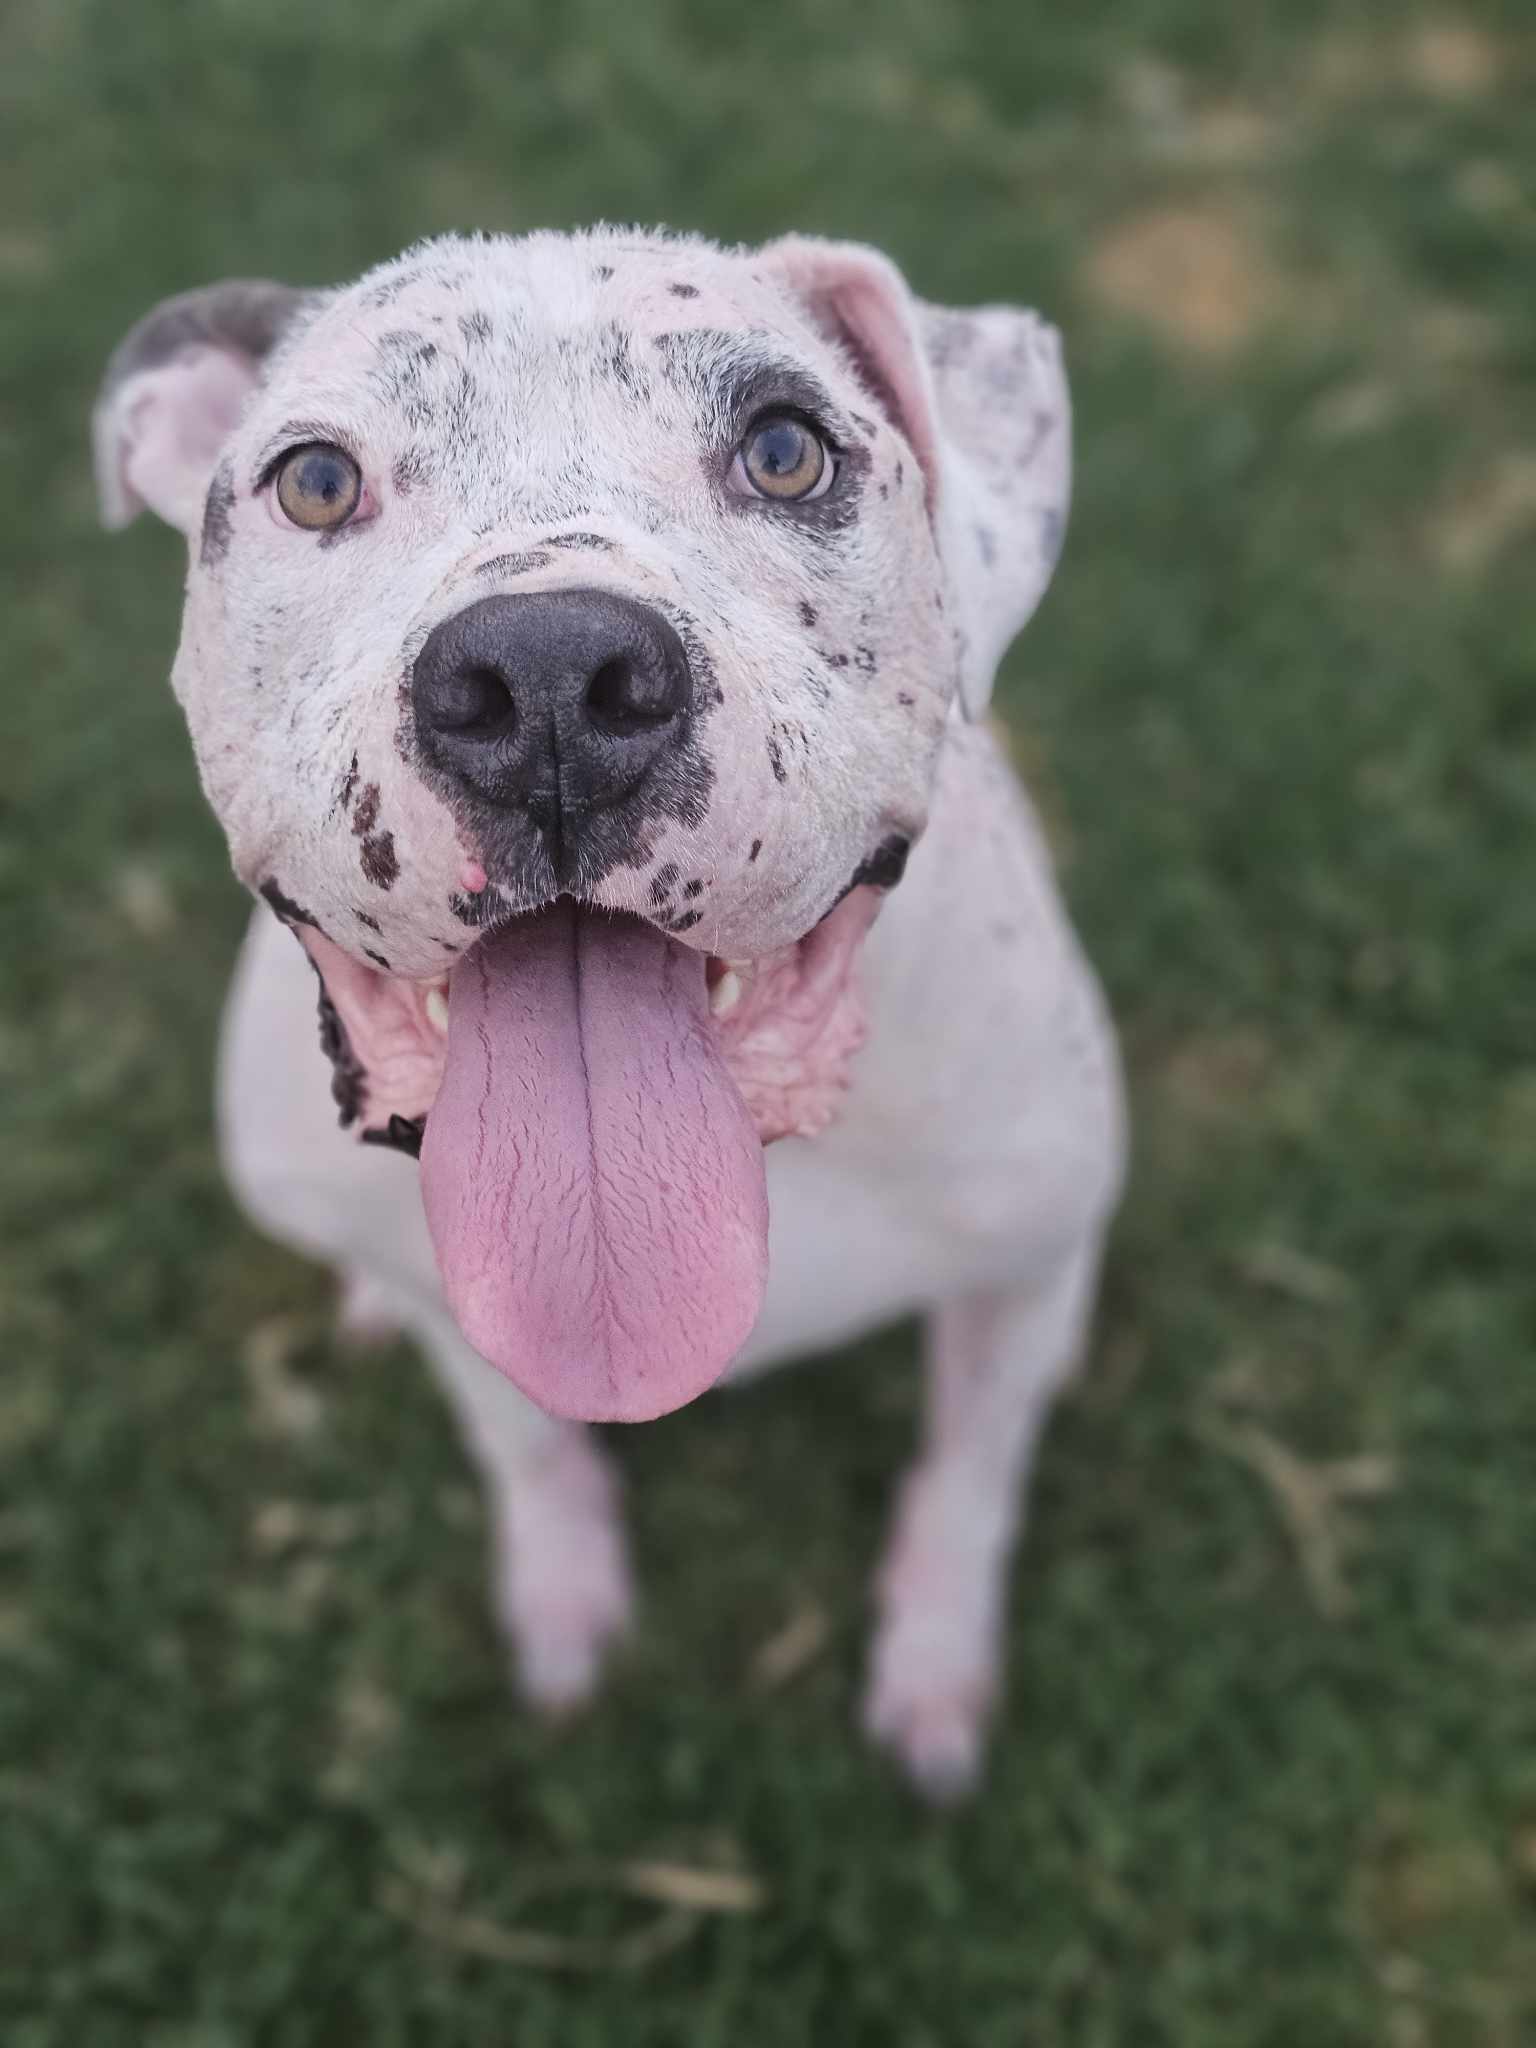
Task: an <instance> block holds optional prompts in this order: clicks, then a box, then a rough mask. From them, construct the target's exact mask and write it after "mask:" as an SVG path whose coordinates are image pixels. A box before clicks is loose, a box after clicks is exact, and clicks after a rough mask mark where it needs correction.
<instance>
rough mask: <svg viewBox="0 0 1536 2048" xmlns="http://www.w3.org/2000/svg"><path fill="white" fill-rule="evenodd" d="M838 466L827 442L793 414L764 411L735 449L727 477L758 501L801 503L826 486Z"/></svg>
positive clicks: (817, 495)
mask: <svg viewBox="0 0 1536 2048" xmlns="http://www.w3.org/2000/svg"><path fill="white" fill-rule="evenodd" d="M836 469H837V465H836V463H835V462H834V461H833V460H832V458H831V456H830V455H829V454H828V453H827V448H826V444H825V442H824V441H823V440H822V438H821V436H820V435H819V434H818V433H817V432H816V430H815V428H814V427H812V426H811V425H810V424H809V423H808V422H807V421H805V420H802V419H797V418H796V417H795V415H794V414H793V413H788V412H777V413H767V414H765V415H764V416H763V418H762V419H760V420H758V421H756V422H755V424H754V425H753V426H752V427H751V428H750V429H749V430H748V433H747V437H746V439H745V440H744V441H743V442H742V444H741V446H740V448H739V449H738V450H737V451H736V460H735V462H734V463H733V464H732V466H731V479H732V482H733V483H735V484H736V486H737V488H738V489H745V490H748V491H750V492H751V493H752V495H753V496H754V497H758V498H777V499H778V500H779V501H780V502H781V503H783V502H785V501H800V502H803V501H804V500H805V499H807V498H819V497H821V495H822V494H823V492H824V491H826V490H827V489H829V488H830V486H831V483H832V478H833V476H834V475H835V473H836Z"/></svg>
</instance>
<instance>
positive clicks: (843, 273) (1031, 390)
mask: <svg viewBox="0 0 1536 2048" xmlns="http://www.w3.org/2000/svg"><path fill="white" fill-rule="evenodd" d="M763 259H764V260H765V261H766V262H767V263H768V264H769V265H770V266H771V267H772V268H774V269H776V270H777V272H778V274H779V276H780V277H781V278H782V279H783V281H784V283H785V284H786V285H787V286H788V287H789V289H790V290H791V292H792V293H793V294H794V296H795V298H796V299H797V300H798V301H799V303H800V304H801V306H802V307H803V308H804V309H805V311H806V313H807V314H808V316H809V317H810V319H811V321H812V323H813V324H814V326H815V327H816V329H817V331H818V332H819V333H820V334H821V335H823V336H824V337H825V338H826V339H827V340H829V341H832V342H834V343H835V344H837V345H838V346H839V347H840V348H841V349H842V350H843V352H844V354H845V355H847V356H848V357H849V359H850V360H851V363H852V366H853V368H854V371H855V373H856V374H857V376H858V377H859V379H860V381H861V382H862V383H863V384H864V386H865V388H866V389H867V390H868V392H869V393H870V395H871V397H872V398H874V399H875V401H876V402H877V404H879V405H880V407H881V408H882V410H883V411H884V412H885V414H886V417H887V418H888V419H889V420H890V421H891V423H892V424H893V425H894V426H896V427H898V428H899V429H900V431H901V432H902V433H903V434H905V436H906V438H907V440H908V441H909V443H910V444H911V447H912V451H913V453H914V455H915V456H916V457H917V459H918V461H919V463H920V464H921V465H922V469H923V474H924V475H925V477H926V478H927V480H928V509H929V514H930V516H931V518H932V520H933V528H934V537H935V539H936V541H937V543H938V549H939V554H940V557H941V559H942V561H943V564H944V570H945V574H946V578H947V580H948V584H949V589H950V595H951V598H952V600H953V611H954V616H955V620H956V624H957V626H958V628H959V643H958V644H959V656H960V659H959V689H960V697H961V702H962V704H963V706H964V709H965V711H966V713H967V715H968V716H970V717H972V718H975V717H977V716H979V715H980V713H981V711H982V709H983V708H984V707H985V705H986V703H987V699H988V698H989V696H990V695H991V691H992V678H993V671H994V670H995V668H996V666H997V663H998V661H999V660H1000V659H1001V657H1002V655H1003V653H1004V652H1005V651H1006V649H1007V647H1008V643H1009V642H1010V641H1011V640H1012V639H1013V637H1014V635H1015V634H1016V633H1017V632H1018V631H1019V629H1020V627H1021V626H1023V624H1024V622H1025V620H1026V619H1027V618H1028V617H1029V615H1030V613H1031V612H1032V611H1033V610H1034V608H1035V606H1036V605H1037V604H1038V603H1039V601H1040V597H1041V595H1042V593H1043V592H1044V590H1045V587H1046V585H1047V583H1049V581H1050V578H1051V571H1052V570H1053V569H1054V567H1055V565H1056V556H1057V552H1058V550H1059V548H1060V543H1061V536H1062V532H1063V529H1064V527H1065V524H1066V515H1067V504H1068V499H1069V496H1070V490H1071V407H1070V402H1069V400H1068V396H1067V383H1066V377H1065V374H1064V372H1063V370H1062V364H1061V345H1060V340H1059V337H1058V336H1057V334H1056V331H1055V329H1054V328H1052V327H1049V326H1048V325H1047V324H1046V322H1045V321H1043V320H1041V319H1040V318H1039V317H1038V316H1037V315H1036V314H1034V313H1027V312H1024V311H1023V310H1022V309H1020V308H1016V307H1013V306H979V307H975V308H972V309H968V310H965V311H950V310H949V309H948V308H945V307H939V306H930V305H925V304H924V303H923V302H922V301H921V300H918V299H915V298H914V297H913V296H912V294H911V292H910V291H909V290H908V289H907V286H906V283H905V281H904V280H903V278H902V276H901V273H900V272H899V271H898V270H897V269H896V267H895V265H894V264H892V263H889V262H887V260H886V259H885V257H883V256H881V255H879V254H878V253H877V252H876V251H875V250H873V249H864V248H860V247H859V246H857V245H856V244H853V243H847V242H821V241H816V240H814V239H812V238H809V237H805V236H798V235H792V236H789V237H787V238H786V239H785V240H783V241H780V242H771V243H770V244H769V245H768V247H767V248H766V249H765V250H764V251H763Z"/></svg>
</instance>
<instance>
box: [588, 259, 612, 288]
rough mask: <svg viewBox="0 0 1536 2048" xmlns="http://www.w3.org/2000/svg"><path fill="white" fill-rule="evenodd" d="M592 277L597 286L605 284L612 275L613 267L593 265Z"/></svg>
mask: <svg viewBox="0 0 1536 2048" xmlns="http://www.w3.org/2000/svg"><path fill="white" fill-rule="evenodd" d="M592 275H593V276H594V277H595V278H596V280H597V282H598V283H599V284H606V283H607V282H608V280H609V278H610V277H612V275H613V265H612V264H611V263H594V264H593V266H592Z"/></svg>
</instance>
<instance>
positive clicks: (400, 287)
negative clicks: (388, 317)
mask: <svg viewBox="0 0 1536 2048" xmlns="http://www.w3.org/2000/svg"><path fill="white" fill-rule="evenodd" d="M421 275H422V273H421V271H420V269H419V268H418V269H415V270H402V271H401V272H400V274H399V276H398V277H386V278H384V279H382V280H381V281H380V282H379V283H378V284H376V285H371V286H370V287H369V289H368V290H367V291H366V292H364V294H363V298H362V303H363V304H364V305H365V306H370V307H383V306H392V305H393V304H394V302H395V300H396V299H398V298H399V296H400V294H401V293H402V292H407V291H409V290H410V288H411V286H412V285H413V284H417V283H419V282H420V280H421Z"/></svg>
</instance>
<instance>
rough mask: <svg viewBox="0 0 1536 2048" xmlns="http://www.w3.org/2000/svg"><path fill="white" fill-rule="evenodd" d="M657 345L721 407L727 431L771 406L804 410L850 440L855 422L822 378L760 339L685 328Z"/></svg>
mask: <svg viewBox="0 0 1536 2048" xmlns="http://www.w3.org/2000/svg"><path fill="white" fill-rule="evenodd" d="M655 345H656V347H657V348H658V349H660V350H661V352H662V354H663V355H664V356H665V357H666V359H667V361H668V363H669V364H670V365H671V367H672V370H673V372H674V373H675V374H676V375H678V376H680V377H682V378H684V379H686V381H687V382H688V383H689V384H691V385H692V386H693V388H694V390H695V391H696V393H697V394H698V396H699V397H700V398H701V399H703V400H705V401H706V402H707V403H708V404H709V405H710V406H711V408H712V409H718V411H719V413H720V414H721V415H722V416H723V418H724V420H725V422H726V424H727V426H728V427H730V428H732V429H736V430H739V429H740V428H742V427H745V426H746V424H747V422H748V421H749V420H750V419H751V417H752V415H753V414H754V413H756V412H761V411H762V410H763V409H764V408H765V407H767V406H770V405H775V404H777V405H781V406H788V407H791V408H793V409H794V410H796V411H798V412H805V413H809V414H811V415H812V417H813V418H815V419H818V420H820V421H821V422H822V423H823V424H824V425H825V426H827V427H828V428H829V429H830V430H831V431H832V432H833V433H834V434H836V435H838V436H840V437H843V438H846V437H848V436H849V435H850V434H851V432H852V423H851V421H850V420H849V419H848V416H847V414H846V413H845V412H844V410H843V408H842V407H841V406H839V405H838V403H837V401H836V400H835V399H834V398H833V396H832V394H831V393H830V392H829V391H828V390H827V388H826V386H825V385H824V384H823V383H822V381H821V379H820V378H819V377H817V376H815V375H814V374H813V373H812V372H811V371H810V370H808V369H807V368H806V367H805V365H804V363H802V362H799V361H797V360H796V359H795V358H794V357H793V356H790V355H786V354H782V353H780V352H778V351H777V350H775V349H774V348H772V347H771V346H769V347H766V348H765V347H764V345H763V341H762V339H761V338H760V337H758V336H755V335H751V334H739V333H732V332H731V331H730V330H728V329H723V328H711V327H685V328H680V329H674V330H673V331H671V332H670V333H665V334H658V335H657V336H656V337H655Z"/></svg>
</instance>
